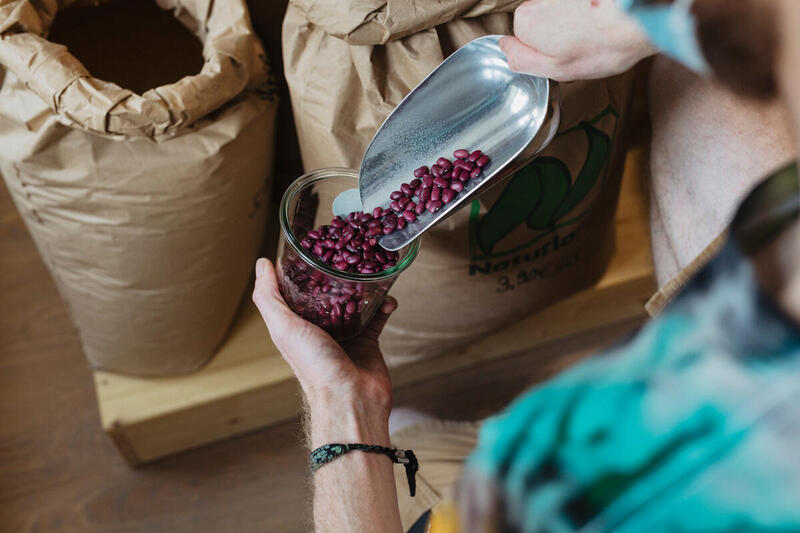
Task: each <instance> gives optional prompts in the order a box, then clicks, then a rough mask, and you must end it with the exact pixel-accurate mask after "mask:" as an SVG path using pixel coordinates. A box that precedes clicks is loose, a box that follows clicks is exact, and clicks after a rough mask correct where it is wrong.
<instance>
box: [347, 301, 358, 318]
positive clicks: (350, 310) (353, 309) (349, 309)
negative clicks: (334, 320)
mask: <svg viewBox="0 0 800 533" xmlns="http://www.w3.org/2000/svg"><path fill="white" fill-rule="evenodd" d="M344 312H345V313H347V314H348V315H353V314H355V312H356V303H355V302H354V301H352V300H350V301H349V302H347V305H346V306H345V308H344Z"/></svg>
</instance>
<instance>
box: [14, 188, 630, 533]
mask: <svg viewBox="0 0 800 533" xmlns="http://www.w3.org/2000/svg"><path fill="white" fill-rule="evenodd" d="M635 326H636V324H622V325H620V326H618V327H615V328H613V329H612V330H606V331H603V332H601V333H596V334H593V338H590V339H589V338H585V339H574V340H571V341H570V343H573V344H574V346H572V347H569V346H564V347H563V348H564V349H565V350H571V349H572V348H576V347H580V346H583V345H586V344H594V343H598V342H609V341H611V340H612V339H613V338H615V337H617V336H618V335H620V334H622V333H624V332H625V331H626V330H630V329H631V328H633V327H635ZM566 362H567V361H565V360H564V359H563V358H553V359H551V360H546V359H543V360H542V361H541V362H540V363H539V364H537V365H536V366H535V368H533V367H530V365H527V366H526V365H520V364H519V362H518V361H517V360H515V358H510V359H508V360H507V361H506V362H504V364H503V365H504V367H505V368H506V371H503V370H502V368H501V369H500V370H499V371H498V370H497V369H493V372H492V374H491V375H488V376H487V375H486V372H484V371H482V369H481V368H473V369H470V370H469V371H466V372H463V373H462V374H461V375H460V376H459V378H458V379H448V380H446V383H442V381H441V380H438V381H435V382H429V383H418V384H415V385H413V386H411V387H407V388H405V389H402V390H400V391H398V392H397V394H396V399H397V401H398V403H400V404H404V405H411V406H417V407H423V408H425V409H426V410H428V411H433V412H435V413H436V414H439V415H440V416H446V417H450V418H457V419H470V418H477V417H479V416H485V415H487V414H489V413H492V412H494V411H496V410H497V409H498V408H499V407H501V406H502V405H504V404H505V403H506V402H508V401H509V400H510V399H511V398H512V397H513V396H514V395H515V394H517V393H518V392H519V391H520V390H521V389H522V388H523V387H525V386H526V384H528V383H531V382H532V381H535V380H539V379H542V378H544V377H547V376H548V375H550V374H552V373H553V372H555V371H556V370H558V369H559V368H560V367H562V366H563V365H564V364H565V363H566ZM521 367H522V368H521ZM477 383H480V384H481V386H480V390H482V394H480V395H475V394H474V391H475V388H474V387H475V385H476V384H477ZM93 394H94V393H93V387H92V378H91V375H90V372H89V370H88V369H87V367H86V365H85V363H84V359H83V355H82V353H81V350H80V346H79V344H78V340H77V336H76V333H75V330H74V329H73V327H72V325H71V324H70V322H69V319H68V318H67V315H66V313H65V309H64V306H63V304H62V303H61V301H60V299H59V297H58V295H57V293H56V292H55V287H54V285H53V282H52V281H51V279H50V277H49V275H48V273H47V271H46V269H45V267H44V265H43V263H42V261H41V260H40V259H39V256H38V254H37V252H36V249H35V247H34V245H33V243H32V241H31V240H30V237H29V236H28V234H27V231H26V229H25V227H24V225H23V223H22V221H21V219H20V218H19V216H18V215H17V212H16V210H15V208H14V206H13V204H12V202H11V200H10V198H9V196H8V193H7V192H6V190H5V187H3V186H0V531H3V532H4V533H5V532H9V533H12V532H13V533H17V532H42V533H61V532H70V533H91V532H103V533H110V532H114V533H129V532H143V533H144V532H146V533H160V532H169V533H184V532H186V533H189V532H191V533H206V532H207V533H219V532H237V531H243V532H256V531H263V532H270V533H272V532H295V531H306V530H307V523H306V513H305V510H306V509H307V499H308V491H307V486H306V480H305V456H304V452H303V451H302V449H301V447H300V445H299V428H298V426H297V424H296V423H289V424H284V425H281V426H277V427H274V428H271V429H267V430H262V431H259V432H256V433H253V434H250V435H246V436H243V437H239V438H236V439H232V440H229V441H226V442H223V443H220V444H215V445H212V446H208V447H205V448H201V449H199V450H195V451H192V452H188V453H184V454H182V455H179V456H176V457H172V458H169V459H165V460H162V461H159V462H156V463H154V464H151V465H148V466H146V467H143V468H141V469H137V470H133V469H131V468H129V467H128V466H127V465H126V464H125V463H124V462H123V461H122V459H121V458H120V456H119V455H118V453H117V451H116V449H115V448H114V447H113V445H112V444H111V442H110V441H109V440H108V439H107V437H106V436H105V435H104V434H103V432H102V431H101V429H100V425H99V417H98V412H97V405H96V402H95V398H94V396H93Z"/></svg>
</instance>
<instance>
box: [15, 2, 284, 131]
mask: <svg viewBox="0 0 800 533" xmlns="http://www.w3.org/2000/svg"><path fill="white" fill-rule="evenodd" d="M79 3H81V2H80V1H79V0H66V1H64V0H62V1H57V0H42V1H41V2H36V3H35V4H34V3H33V2H31V1H30V0H12V1H10V2H8V3H6V4H5V5H3V6H0V20H1V21H2V22H0V65H2V66H3V67H5V68H7V69H9V70H10V71H11V72H13V73H14V74H15V75H16V76H17V77H18V78H19V79H20V80H21V81H22V82H23V83H25V85H26V86H27V87H28V88H29V89H31V90H32V91H33V92H35V93H36V94H37V95H38V96H39V97H41V98H42V99H43V100H44V101H45V102H47V103H48V105H49V106H50V107H51V109H52V110H53V111H55V112H56V113H58V115H59V118H60V120H62V121H63V122H65V123H66V124H67V125H69V126H74V127H78V128H82V129H85V130H88V131H91V132H93V133H98V134H105V135H112V136H123V137H131V136H136V137H149V138H152V139H154V140H160V139H161V138H167V137H170V136H172V135H174V134H175V133H177V132H178V131H180V130H181V129H183V128H185V127H186V126H188V125H190V124H192V123H194V122H195V121H197V120H198V119H201V118H203V117H204V116H206V115H208V114H209V113H211V112H213V111H215V110H217V109H219V108H220V107H221V106H222V105H223V104H225V103H226V102H228V101H230V100H231V99H232V98H234V97H235V96H236V95H238V94H239V93H241V92H242V91H245V90H247V91H253V92H260V91H265V92H267V91H269V86H268V84H269V74H268V72H269V71H268V67H267V66H266V62H265V56H264V51H263V49H262V47H261V44H260V43H259V42H258V39H256V38H255V37H254V35H253V31H252V28H251V26H250V19H249V15H248V13H247V10H246V8H245V6H244V3H243V2H215V3H213V4H212V7H211V8H210V9H209V8H208V4H207V2H203V1H200V0H158V5H159V6H160V7H161V8H162V9H169V10H172V11H173V12H174V13H175V16H176V17H177V18H178V19H179V20H180V21H181V22H182V23H183V24H184V25H185V26H186V27H187V28H189V29H190V30H192V31H194V33H195V35H197V37H198V38H199V39H200V40H201V41H202V42H203V58H204V65H203V69H202V70H201V72H199V73H198V74H197V75H194V76H186V77H184V78H182V79H180V80H178V81H177V82H175V83H171V84H168V85H163V86H161V87H157V88H155V89H151V90H149V91H147V92H145V93H144V94H141V95H139V94H136V93H134V92H133V91H130V90H128V89H126V88H123V87H120V86H118V85H116V84H115V83H111V82H108V81H103V80H100V79H97V78H94V77H92V76H91V74H90V73H89V72H88V71H87V70H86V68H85V67H84V66H83V65H82V64H81V62H80V61H79V60H78V59H77V58H75V57H74V56H73V55H72V54H70V53H69V51H68V50H67V48H66V47H65V46H63V45H60V44H56V43H53V42H50V41H48V40H47V39H46V35H47V32H48V31H49V28H50V25H51V24H52V22H53V19H54V18H55V15H56V13H57V11H58V10H59V9H62V8H64V7H68V6H70V5H73V4H79ZM83 3H85V2H83Z"/></svg>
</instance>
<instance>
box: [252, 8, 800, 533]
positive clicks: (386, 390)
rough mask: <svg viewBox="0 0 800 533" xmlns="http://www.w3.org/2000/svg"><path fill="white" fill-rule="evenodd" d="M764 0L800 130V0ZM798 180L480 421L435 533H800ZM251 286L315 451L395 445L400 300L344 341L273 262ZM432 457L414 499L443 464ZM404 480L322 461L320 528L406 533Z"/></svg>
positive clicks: (381, 462)
mask: <svg viewBox="0 0 800 533" xmlns="http://www.w3.org/2000/svg"><path fill="white" fill-rule="evenodd" d="M699 1H703V0H699ZM753 1H755V0H753ZM757 4H758V6H759V9H763V10H766V11H767V12H769V13H770V14H771V15H770V17H769V20H770V21H771V22H770V24H773V25H775V27H776V28H778V30H779V31H778V30H776V34H778V35H780V36H781V41H780V46H779V47H778V48H777V49H776V50H774V51H773V52H774V53H773V55H771V56H766V57H762V59H763V60H764V62H765V63H766V64H769V65H771V66H772V67H773V68H771V69H770V72H771V73H772V74H774V81H775V90H776V91H777V92H778V93H779V94H780V95H782V96H783V98H784V99H785V101H786V102H787V103H788V108H787V109H788V110H789V113H790V116H791V117H792V119H793V122H794V124H797V125H800V70H798V69H796V68H795V67H796V66H797V65H800V36H798V33H797V31H796V29H797V28H798V27H800V5H798V4H796V3H795V2H794V1H793V0H770V1H769V2H765V1H764V2H757ZM720 9H722V8H720ZM706 59H710V58H708V57H706ZM799 182H800V177H799V176H798V170H797V166H796V165H789V166H786V167H784V168H782V169H781V170H779V171H777V172H774V173H773V175H772V176H771V177H770V178H768V179H767V180H765V181H764V182H763V183H762V184H761V185H760V186H759V187H757V188H756V189H755V190H754V191H753V192H752V193H751V194H750V195H749V196H748V198H747V199H746V200H745V201H744V202H743V203H742V204H741V206H740V207H739V209H738V213H737V215H736V217H735V218H734V219H733V222H732V224H731V228H732V229H731V236H730V238H729V239H728V240H727V242H726V244H725V245H724V246H723V247H722V249H721V251H720V252H719V253H718V254H717V255H716V257H715V258H714V259H713V260H712V261H711V263H709V264H708V265H706V266H705V267H704V268H703V269H702V270H701V271H700V272H699V273H698V274H697V276H696V277H695V278H694V279H693V281H692V282H691V283H690V284H689V285H688V286H687V288H686V290H685V291H683V292H682V293H681V294H680V296H678V297H677V298H676V299H675V301H674V302H673V303H672V304H671V305H670V306H669V307H668V308H667V310H666V311H665V312H664V313H663V314H662V315H661V316H660V317H659V318H657V319H655V320H653V321H651V322H650V323H649V324H648V325H647V326H645V327H644V328H643V329H642V330H641V331H640V332H639V333H638V334H636V335H635V336H634V337H633V338H632V339H630V340H628V341H626V342H624V343H622V344H620V345H619V346H617V347H615V348H613V349H611V350H609V351H608V352H606V353H605V354H604V355H602V356H598V357H594V358H592V359H590V360H588V361H586V362H585V363H582V364H580V365H578V366H577V367H575V368H573V369H572V370H569V371H567V372H566V373H564V374H562V375H561V376H558V377H556V378H555V379H554V380H552V381H550V382H548V383H545V384H543V385H541V386H538V387H536V388H534V389H533V390H531V391H530V392H528V393H526V394H525V395H523V396H522V397H521V398H519V399H518V400H517V401H516V402H514V404H513V405H512V406H511V407H510V408H509V409H507V410H506V411H505V412H504V413H502V414H500V415H498V416H496V417H494V418H492V419H490V420H489V421H487V422H485V423H484V424H483V425H482V426H481V428H480V432H479V435H478V438H477V448H476V449H475V451H474V452H473V453H472V454H471V455H470V456H469V458H468V460H467V463H466V465H467V466H466V470H465V472H464V474H463V476H461V477H462V481H461V484H460V488H459V489H458V491H459V492H458V504H457V507H458V511H459V514H460V516H461V520H460V524H459V525H458V529H455V527H456V526H454V524H453V523H452V521H451V519H452V513H451V512H450V511H448V506H443V507H442V508H441V509H438V510H439V511H441V512H436V511H435V512H434V513H433V515H432V518H431V524H430V527H432V528H435V529H434V531H435V533H438V532H439V531H444V530H445V529H444V528H445V527H450V528H451V530H452V531H456V530H458V531H462V532H467V533H470V532H476V533H477V532H481V533H483V532H486V531H520V532H527V531H578V530H582V531H594V530H602V531H606V530H614V531H643V530H646V531H796V530H800V507H798V506H797V505H796V501H795V498H796V494H800V463H798V462H797V461H796V460H795V457H794V454H795V452H794V450H795V449H796V448H797V443H798V442H800V425H798V424H797V423H796V421H797V418H798V415H800V412H798V410H800V408H799V407H797V406H798V405H800V402H798V400H800V379H798V378H800V223H799V222H798V216H799V215H798V213H800V191H799V190H798V184H799ZM256 276H257V277H256V286H255V289H254V293H253V299H254V301H255V303H256V305H257V306H258V308H259V311H260V312H261V314H262V316H263V318H264V320H265V323H266V325H267V327H268V329H269V332H270V335H271V336H272V338H273V341H274V342H275V344H276V346H277V347H278V348H279V350H280V351H281V353H282V354H283V355H284V357H285V358H286V360H287V362H288V363H289V364H290V365H291V367H292V369H293V371H294V372H295V374H296V375H297V378H298V380H299V382H300V385H301V387H302V388H303V391H304V393H305V397H306V401H307V413H308V417H307V423H306V425H307V431H308V435H309V446H310V447H311V448H312V449H315V448H318V447H321V446H324V445H326V444H330V443H365V444H369V445H375V446H382V447H387V448H391V447H392V446H393V444H392V439H391V438H390V435H389V430H388V419H389V413H390V410H391V383H390V381H389V376H388V372H387V370H386V366H385V364H384V363H383V360H382V358H381V355H380V350H379V346H378V336H379V334H380V330H381V328H382V327H383V324H385V322H386V319H387V317H388V316H389V314H390V313H391V312H392V311H393V310H394V309H395V308H396V305H397V304H396V302H395V301H394V300H393V299H392V298H391V297H387V299H386V300H385V301H384V303H383V306H382V308H381V310H380V312H379V314H378V315H377V316H376V318H375V319H374V321H373V322H372V323H371V324H370V326H369V329H368V330H367V332H366V333H365V334H364V335H362V336H361V337H359V338H357V339H355V340H354V341H351V342H349V343H347V344H344V345H341V346H340V345H339V344H337V343H335V342H334V341H333V340H332V339H331V338H330V337H329V336H328V335H327V334H325V333H324V332H323V331H322V330H321V329H319V328H317V327H316V326H313V325H312V324H309V323H307V322H305V321H303V320H302V319H300V318H299V317H298V316H297V315H295V314H294V313H292V312H291V310H290V309H289V308H288V307H287V306H286V304H285V303H284V301H283V298H282V297H281V294H280V291H279V290H278V286H277V280H276V275H275V271H274V268H273V267H272V265H271V264H270V263H269V262H268V261H267V260H266V259H260V260H259V261H258V263H257V265H256ZM444 429H446V432H447V433H448V434H449V435H450V436H451V437H453V436H458V435H459V431H456V430H455V427H447V428H444ZM442 430H443V428H442V427H440V428H439V429H438V431H439V432H440V433H442ZM460 435H461V436H462V437H464V438H463V439H461V440H462V444H463V442H467V441H469V438H468V435H469V431H464V432H463V433H460ZM423 440H424V439H423ZM394 445H397V442H396V440H395V444H394ZM412 445H413V443H412ZM417 451H418V452H419V449H417ZM419 455H420V464H421V465H422V469H421V470H420V474H421V475H420V476H419V479H418V480H417V485H418V486H417V490H418V494H417V497H420V496H423V495H424V494H423V490H422V489H424V485H423V483H424V481H425V477H424V476H423V475H422V474H425V472H426V468H428V466H427V465H428V462H427V461H428V460H430V463H431V464H435V463H436V461H437V458H436V457H435V456H434V455H433V454H423V453H419ZM426 455H429V456H428V457H426ZM445 462H449V463H452V462H453V457H447V458H445ZM396 474H397V472H395V471H393V463H392V461H390V460H389V459H387V458H386V457H384V456H382V455H379V454H372V453H362V452H360V451H354V452H351V453H345V454H344V455H341V456H338V457H336V458H335V459H334V460H332V461H330V462H328V463H326V464H323V465H322V466H321V467H320V468H319V469H318V470H317V471H316V473H315V474H314V511H313V516H314V524H315V528H316V530H317V531H337V532H338V531H348V532H349V531H353V532H361V531H381V532H401V531H404V528H405V529H407V528H408V527H409V526H411V523H412V521H413V520H414V519H415V517H414V516H413V514H408V513H406V514H404V513H402V512H401V506H402V507H403V508H404V509H406V510H414V509H416V511H417V512H421V511H424V510H425V505H423V506H422V507H420V506H419V504H413V503H411V504H410V503H408V502H411V501H413V500H414V499H411V498H408V497H406V494H407V492H406V491H405V490H401V491H398V490H396V489H395V483H396V480H395V475H396ZM425 475H426V476H427V474H425ZM448 475H449V474H448ZM401 477H403V478H404V476H401ZM398 493H400V494H401V495H402V497H401V501H400V502H398ZM423 503H425V504H426V505H427V504H429V503H431V502H428V501H425V502H423ZM409 512H410V511H409ZM404 520H405V521H404ZM423 527H424V526H423Z"/></svg>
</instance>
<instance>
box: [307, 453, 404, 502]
mask: <svg viewBox="0 0 800 533" xmlns="http://www.w3.org/2000/svg"><path fill="white" fill-rule="evenodd" d="M353 450H359V451H362V452H367V453H378V454H381V455H385V456H387V457H388V458H389V459H391V460H392V462H393V463H395V464H401V465H403V466H404V467H405V469H406V478H408V491H409V492H410V493H411V497H412V498H413V497H414V495H415V494H416V492H417V479H416V477H415V476H416V474H417V470H419V462H417V456H416V455H414V452H413V451H411V450H398V449H397V448H387V447H385V446H375V445H372V444H325V445H324V446H320V447H319V448H317V449H316V450H314V451H313V452H311V454H310V456H309V457H310V459H311V471H312V472H316V471H317V470H319V469H320V468H321V467H322V465H325V464H328V463H330V462H331V461H333V460H334V459H337V458H339V457H341V456H342V455H344V454H346V453H347V452H351V451H353Z"/></svg>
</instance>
